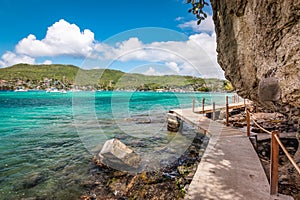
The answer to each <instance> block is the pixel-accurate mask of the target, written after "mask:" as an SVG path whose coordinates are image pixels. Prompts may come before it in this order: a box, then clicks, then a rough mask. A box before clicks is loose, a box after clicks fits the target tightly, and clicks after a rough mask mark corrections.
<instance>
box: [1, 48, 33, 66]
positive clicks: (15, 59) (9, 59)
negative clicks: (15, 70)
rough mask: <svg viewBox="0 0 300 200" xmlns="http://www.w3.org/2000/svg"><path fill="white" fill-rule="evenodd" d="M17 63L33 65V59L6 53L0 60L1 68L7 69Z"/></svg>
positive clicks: (9, 52)
mask: <svg viewBox="0 0 300 200" xmlns="http://www.w3.org/2000/svg"><path fill="white" fill-rule="evenodd" d="M19 63H26V64H33V63H35V59H34V58H32V57H29V56H26V55H22V54H21V55H20V54H15V53H13V52H11V51H8V52H6V53H5V54H3V55H2V57H1V60H0V66H1V67H8V66H11V65H15V64H19Z"/></svg>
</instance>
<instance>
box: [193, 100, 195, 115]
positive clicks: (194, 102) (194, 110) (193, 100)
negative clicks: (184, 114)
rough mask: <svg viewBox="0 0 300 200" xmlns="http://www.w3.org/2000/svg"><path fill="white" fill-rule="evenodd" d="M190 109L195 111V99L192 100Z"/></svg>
mask: <svg viewBox="0 0 300 200" xmlns="http://www.w3.org/2000/svg"><path fill="white" fill-rule="evenodd" d="M192 111H193V112H195V99H193V101H192Z"/></svg>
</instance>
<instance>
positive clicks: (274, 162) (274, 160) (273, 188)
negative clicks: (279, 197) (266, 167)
mask: <svg viewBox="0 0 300 200" xmlns="http://www.w3.org/2000/svg"><path fill="white" fill-rule="evenodd" d="M275 135H278V136H279V134H278V131H273V132H272V138H271V164H270V194H271V195H274V194H277V193H278V161H279V145H278V142H277V141H276V138H275Z"/></svg>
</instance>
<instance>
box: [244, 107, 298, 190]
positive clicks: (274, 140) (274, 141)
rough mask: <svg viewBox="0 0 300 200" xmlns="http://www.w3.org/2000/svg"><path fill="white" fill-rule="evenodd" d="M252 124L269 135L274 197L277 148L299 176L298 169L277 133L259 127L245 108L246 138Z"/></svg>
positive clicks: (271, 183)
mask: <svg viewBox="0 0 300 200" xmlns="http://www.w3.org/2000/svg"><path fill="white" fill-rule="evenodd" d="M251 120H252V122H253V123H254V124H255V125H256V126H257V127H258V128H259V129H261V130H262V131H263V132H265V133H267V134H269V135H271V158H270V160H271V161H270V194H271V195H274V194H277V193H278V161H279V147H281V149H282V151H283V152H284V153H285V155H286V156H287V158H288V159H289V161H290V162H291V163H292V165H293V166H294V168H295V169H296V170H297V171H298V173H299V175H300V168H299V166H298V165H297V163H296V162H295V160H294V159H293V158H292V156H291V155H290V154H289V152H288V151H287V149H286V148H285V146H284V145H283V144H282V142H281V140H280V136H279V132H278V131H272V132H270V131H268V130H266V129H264V128H263V127H262V126H260V125H259V124H258V123H257V122H256V121H255V119H254V117H253V115H252V117H251V113H250V111H249V109H247V108H246V121H247V136H248V137H250V121H251Z"/></svg>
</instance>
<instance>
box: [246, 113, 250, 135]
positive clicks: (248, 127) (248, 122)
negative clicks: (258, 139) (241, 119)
mask: <svg viewBox="0 0 300 200" xmlns="http://www.w3.org/2000/svg"><path fill="white" fill-rule="evenodd" d="M246 120H247V136H248V137H250V111H249V109H247V108H246Z"/></svg>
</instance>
